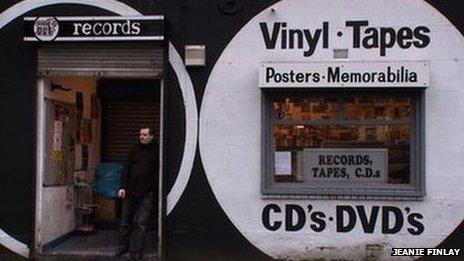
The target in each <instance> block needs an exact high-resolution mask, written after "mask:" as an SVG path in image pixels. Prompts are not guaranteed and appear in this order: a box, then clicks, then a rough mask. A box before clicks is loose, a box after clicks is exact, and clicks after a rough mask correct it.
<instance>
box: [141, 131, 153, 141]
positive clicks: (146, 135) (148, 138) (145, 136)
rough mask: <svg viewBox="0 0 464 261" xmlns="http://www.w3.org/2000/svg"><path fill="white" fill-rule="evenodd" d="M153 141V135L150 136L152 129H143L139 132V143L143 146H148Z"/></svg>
mask: <svg viewBox="0 0 464 261" xmlns="http://www.w3.org/2000/svg"><path fill="white" fill-rule="evenodd" d="M152 140H153V135H150V129H148V128H146V129H141V130H140V132H139V141H140V143H142V144H148V143H150V142H151V141H152Z"/></svg>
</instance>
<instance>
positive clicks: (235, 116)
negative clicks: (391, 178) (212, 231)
mask: <svg viewBox="0 0 464 261" xmlns="http://www.w3.org/2000/svg"><path fill="white" fill-rule="evenodd" d="M347 20H368V21H369V23H370V25H372V26H375V27H379V26H391V27H395V28H399V27H401V26H410V27H415V26H420V25H425V26H427V27H428V28H430V30H431V32H430V38H431V43H430V45H429V46H428V47H427V48H424V49H411V50H407V51H405V50H402V49H400V48H393V49H391V50H388V53H387V55H386V56H385V57H380V56H379V53H378V50H365V49H353V48H350V45H349V43H351V38H350V37H345V38H343V39H344V40H340V39H339V38H337V37H335V36H336V35H335V33H336V32H337V31H338V30H345V31H343V33H344V34H345V33H347V34H348V33H349V32H348V31H347V30H346V27H345V21H347ZM324 21H330V29H331V30H330V31H331V33H332V34H331V35H330V48H348V49H349V60H350V61H410V60H427V61H430V67H431V84H430V87H429V88H428V89H427V90H426V91H425V93H426V95H425V99H426V102H425V104H426V111H425V120H426V122H425V126H426V131H425V133H426V134H425V142H426V145H425V153H426V160H425V169H426V177H425V179H426V193H427V195H426V196H425V198H424V199H423V200H418V201H411V200H409V201H398V200H397V201H394V200H389V201H388V200H377V201H374V200H372V201H366V200H310V199H269V198H264V197H263V196H262V195H261V193H260V189H261V149H262V148H261V147H262V144H261V91H260V90H259V87H258V66H259V63H260V62H269V61H271V62H272V61H287V62H308V61H334V59H333V52H332V49H328V50H322V49H321V48H318V49H317V50H316V52H315V53H314V55H313V56H311V57H309V58H308V57H304V56H303V55H302V51H301V50H286V51H282V50H266V48H265V45H264V41H263V37H262V33H261V30H260V26H259V23H260V22H267V23H272V22H287V28H288V29H292V28H299V29H302V28H311V29H313V30H314V29H315V28H320V27H321V26H322V23H323V22H324ZM463 42H464V41H463V38H462V36H461V35H460V34H459V32H458V31H457V30H456V29H455V28H454V27H453V26H452V25H451V24H450V23H449V21H447V19H445V18H444V17H443V16H442V15H441V14H440V13H439V12H438V11H436V10H435V9H434V8H432V7H431V6H429V5H428V4H426V3H425V2H423V1H418V0H417V1H413V0H411V1H402V0H389V1H380V0H379V1H372V0H358V1H343V0H312V1H310V0H306V1H305V0H286V1H282V2H280V3H277V4H275V5H273V6H272V7H270V8H268V9H266V10H264V11H262V12H261V13H260V14H258V15H257V16H255V17H254V18H253V19H252V20H251V21H249V22H248V23H247V24H246V25H245V26H244V27H243V28H242V29H241V30H240V31H239V33H237V35H235V37H234V38H233V39H232V41H231V42H230V43H229V45H228V46H227V47H226V49H225V50H224V51H223V53H222V55H221V56H220V58H219V59H218V61H217V63H216V65H215V66H214V68H213V70H212V72H211V75H210V78H209V80H208V83H207V86H206V90H205V94H204V97H203V103H202V107H201V112H200V133H199V148H200V155H201V158H202V162H203V165H204V168H205V172H206V176H207V179H208V182H209V184H210V186H211V188H212V190H213V192H214V195H215V197H216V198H217V200H218V202H219V204H220V205H221V207H222V208H223V210H224V211H225V213H226V214H227V216H228V217H229V218H230V220H231V221H232V223H233V224H234V225H235V226H236V227H237V229H238V230H239V231H240V232H241V233H242V234H243V235H244V237H245V238H246V239H248V240H249V241H250V242H251V243H253V244H254V245H255V246H256V247H257V248H259V249H260V250H262V251H263V252H264V253H266V254H268V255H270V256H272V257H274V258H282V259H285V258H289V259H311V258H326V259H363V258H365V257H366V255H367V254H368V253H369V251H368V250H367V248H366V247H367V245H369V244H378V245H379V246H380V250H379V251H380V253H379V258H380V259H390V258H391V257H390V248H391V247H434V246H436V245H438V244H439V243H440V242H442V241H443V240H444V239H445V238H446V237H447V236H448V235H449V234H450V233H451V232H452V231H453V230H454V229H455V228H456V227H457V226H458V224H460V223H461V222H462V220H463V217H464V213H462V211H460V210H462V209H464V196H463V195H464V175H462V169H464V149H462V148H463V147H464V132H462V131H458V130H461V129H463V128H464V121H462V120H461V119H460V118H458V117H457V116H458V115H464V103H463V102H462V100H463V99H464V88H462V86H464V78H462V77H461V75H462V68H464V44H463ZM271 203H274V204H277V205H278V206H280V207H281V209H282V213H274V214H273V216H272V219H273V220H280V221H282V219H283V217H284V215H285V213H284V212H283V211H285V210H284V207H285V204H296V205H300V206H302V207H305V206H307V205H310V204H311V205H312V207H313V211H315V210H319V211H322V212H324V213H326V214H327V216H332V217H333V216H334V215H335V213H334V212H335V208H336V206H337V205H349V206H353V207H354V206H356V205H362V206H364V208H365V209H366V210H368V211H370V210H371V209H372V208H373V206H380V207H382V206H395V207H398V208H399V209H401V211H403V212H404V214H405V217H406V216H407V215H406V212H408V211H409V212H408V213H409V214H410V213H420V214H421V215H423V219H421V222H422V223H423V225H424V227H425V230H424V232H423V233H421V234H420V235H412V234H411V233H409V232H408V231H407V228H408V227H407V226H406V225H405V226H404V227H403V228H402V230H401V231H400V232H399V233H396V234H382V233H380V232H379V230H381V228H380V221H379V222H377V223H376V227H375V231H374V233H372V234H367V233H364V232H363V231H362V229H361V227H360V226H359V225H357V226H356V227H355V228H354V229H353V230H352V231H351V232H349V233H337V232H336V231H335V228H334V227H335V225H334V223H333V222H332V223H331V222H330V221H328V222H327V228H326V229H325V230H324V231H322V232H319V233H316V232H314V231H312V230H310V229H309V228H308V227H305V228H304V229H302V230H299V231H296V232H286V231H285V230H284V229H282V228H280V229H279V230H278V231H276V232H272V231H269V230H266V229H265V228H264V227H263V224H262V221H261V213H262V210H263V207H264V206H266V205H268V204H271ZM367 213H368V214H369V213H370V212H367ZM409 214H408V215H409ZM358 222H359V221H358Z"/></svg>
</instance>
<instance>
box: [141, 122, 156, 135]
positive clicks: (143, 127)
mask: <svg viewBox="0 0 464 261" xmlns="http://www.w3.org/2000/svg"><path fill="white" fill-rule="evenodd" d="M142 129H148V133H149V134H150V135H155V132H154V131H153V128H152V127H151V126H150V125H148V124H142V125H140V127H139V131H141V130H142Z"/></svg>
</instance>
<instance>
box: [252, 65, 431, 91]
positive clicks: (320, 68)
mask: <svg viewBox="0 0 464 261" xmlns="http://www.w3.org/2000/svg"><path fill="white" fill-rule="evenodd" d="M429 82H430V69H429V63H428V62H426V61H414V62H331V63H322V62H305V63H301V62H300V63H261V66H260V71H259V87H261V88H321V87H343V88H345V87H350V88H356V87H363V88H366V87H368V88H372V87H400V88H401V87H416V88H425V87H427V86H429Z"/></svg>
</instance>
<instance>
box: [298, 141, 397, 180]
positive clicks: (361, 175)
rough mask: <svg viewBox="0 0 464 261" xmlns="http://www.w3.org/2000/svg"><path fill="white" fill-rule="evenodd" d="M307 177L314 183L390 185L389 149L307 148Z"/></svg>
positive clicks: (305, 158) (305, 157)
mask: <svg viewBox="0 0 464 261" xmlns="http://www.w3.org/2000/svg"><path fill="white" fill-rule="evenodd" d="M303 154H304V155H303V157H304V164H303V166H304V167H303V168H304V170H303V171H304V177H305V179H306V180H307V181H309V182H310V183H312V184H314V183H325V182H330V183H333V182H342V183H352V182H355V183H387V182H388V150H387V149H349V148H348V149H344V148H343V149H304V150H303Z"/></svg>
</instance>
